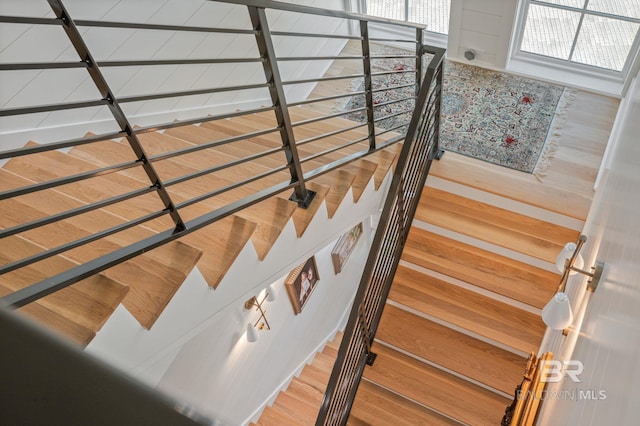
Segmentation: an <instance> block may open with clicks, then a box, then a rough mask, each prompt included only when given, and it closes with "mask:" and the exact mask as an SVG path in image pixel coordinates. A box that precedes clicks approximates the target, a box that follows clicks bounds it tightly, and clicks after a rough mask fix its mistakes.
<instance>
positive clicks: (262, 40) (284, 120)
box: [247, 6, 316, 208]
mask: <svg viewBox="0 0 640 426" xmlns="http://www.w3.org/2000/svg"><path fill="white" fill-rule="evenodd" d="M247 8H248V9H249V16H250V18H251V24H252V26H253V29H254V30H255V31H256V43H257V45H258V51H259V52H260V57H261V58H262V59H263V60H262V65H263V68H264V74H265V77H266V79H267V83H269V94H270V96H271V101H272V102H273V106H274V107H275V114H276V120H277V121H278V127H279V128H280V137H281V138H282V145H283V147H284V152H285V155H286V157H287V165H288V166H289V171H290V173H291V182H297V185H296V187H295V189H294V193H293V195H292V196H291V198H290V200H292V201H295V202H297V203H298V206H300V207H304V208H306V207H309V204H311V201H312V200H313V197H314V196H315V195H316V193H315V192H314V191H311V190H309V189H307V188H306V186H305V179H304V173H303V172H302V166H301V164H300V156H299V155H298V149H297V148H296V142H295V136H294V134H293V126H292V125H291V117H290V116H289V110H288V107H287V101H286V98H285V95H284V89H283V88H282V79H281V78H280V71H279V70H278V63H277V58H276V53H275V49H274V47H273V41H272V39H271V32H270V31H269V24H268V23H267V15H266V13H265V10H264V8H260V7H255V6H247Z"/></svg>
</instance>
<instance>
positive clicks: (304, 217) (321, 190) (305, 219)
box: [292, 181, 329, 238]
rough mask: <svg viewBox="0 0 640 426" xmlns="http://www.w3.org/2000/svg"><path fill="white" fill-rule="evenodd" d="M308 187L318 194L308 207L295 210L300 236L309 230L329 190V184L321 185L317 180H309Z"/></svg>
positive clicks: (294, 222) (298, 234)
mask: <svg viewBox="0 0 640 426" xmlns="http://www.w3.org/2000/svg"><path fill="white" fill-rule="evenodd" d="M307 189H309V190H311V191H315V193H316V195H315V197H314V198H313V200H312V201H311V204H309V206H308V207H307V208H306V209H296V210H295V211H294V212H293V216H292V218H293V225H294V227H295V228H296V235H297V236H298V238H299V237H301V236H302V235H303V234H304V232H305V231H306V230H307V227H308V226H309V224H310V223H311V221H312V220H313V218H314V217H315V215H316V213H317V212H318V210H319V209H320V206H322V203H323V202H324V201H325V199H326V198H327V193H328V192H329V187H328V186H325V185H321V184H319V183H317V182H315V181H309V182H307Z"/></svg>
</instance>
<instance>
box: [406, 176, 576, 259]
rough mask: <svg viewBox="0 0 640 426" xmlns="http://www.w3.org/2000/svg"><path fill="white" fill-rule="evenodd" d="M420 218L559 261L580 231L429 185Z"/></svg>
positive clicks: (418, 215) (419, 213)
mask: <svg viewBox="0 0 640 426" xmlns="http://www.w3.org/2000/svg"><path fill="white" fill-rule="evenodd" d="M415 218H416V219H417V220H420V221H423V222H427V223H430V224H433V225H436V226H440V227H442V228H446V229H450V230H452V231H455V232H458V233H461V234H464V235H467V236H470V237H473V238H476V239H479V240H482V241H486V242H489V243H492V244H495V245H498V246H500V247H506V248H508V249H511V250H514V251H516V252H519V253H524V254H526V255H529V256H533V257H535V258H537V259H542V260H545V261H547V262H551V263H555V259H556V256H557V254H558V253H559V252H560V250H562V248H563V247H564V245H565V244H566V243H567V242H569V241H575V240H577V238H578V234H579V233H578V231H575V230H572V229H568V228H565V227H562V226H558V225H555V224H552V223H549V222H543V221H541V220H538V219H534V218H531V217H529V216H525V215H522V214H519V213H514V212H511V211H509V210H505V209H502V208H498V207H494V206H492V205H490V204H486V203H482V202H479V201H475V200H471V199H468V198H465V197H461V196H459V195H456V194H452V193H449V192H446V191H442V190H439V189H435V188H431V187H425V189H424V191H423V193H422V197H421V198H420V202H419V206H418V209H417V210H416V216H415Z"/></svg>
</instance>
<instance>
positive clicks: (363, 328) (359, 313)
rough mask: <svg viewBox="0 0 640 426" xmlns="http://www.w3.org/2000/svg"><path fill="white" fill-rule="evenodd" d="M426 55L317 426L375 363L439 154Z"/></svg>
mask: <svg viewBox="0 0 640 426" xmlns="http://www.w3.org/2000/svg"><path fill="white" fill-rule="evenodd" d="M430 52H431V53H433V54H434V57H433V59H432V60H431V62H430V64H429V66H428V67H427V70H426V75H425V78H424V82H423V84H422V87H421V88H420V91H419V94H418V99H417V100H416V104H417V106H416V109H415V110H414V113H413V116H412V118H411V123H410V125H409V129H408V131H407V135H406V138H405V142H404V145H403V148H402V152H401V154H400V158H399V160H398V164H397V167H396V171H395V172H394V176H393V180H392V182H391V187H390V189H389V193H388V195H387V198H386V201H385V205H384V209H383V211H382V215H381V218H380V221H379V224H378V227H377V230H376V234H375V237H374V240H373V243H372V247H371V251H370V253H369V257H368V259H367V262H366V264H365V269H364V272H363V275H362V279H361V281H360V285H359V287H358V292H357V294H356V297H355V299H354V303H353V306H352V309H351V314H350V316H349V321H348V323H347V325H346V328H345V331H344V335H343V338H342V343H341V345H340V349H339V351H338V358H337V360H336V363H335V364H334V368H333V371H332V374H331V378H330V379H329V384H328V385H327V390H326V393H325V396H324V400H323V402H322V407H321V409H320V413H319V414H318V418H317V420H316V425H317V426H320V425H344V424H346V422H347V419H348V417H349V412H350V410H351V406H352V404H353V401H354V399H355V395H356V391H357V388H358V384H359V382H360V379H361V377H362V374H363V371H364V368H365V365H367V364H369V365H372V364H373V362H374V361H375V354H374V353H372V352H371V345H372V344H373V339H374V337H375V333H376V330H377V328H378V323H379V321H380V317H381V315H382V309H383V308H384V304H385V302H386V299H387V295H388V294H389V290H390V288H391V283H392V280H393V276H394V275H395V270H396V269H397V267H398V263H399V261H400V255H401V254H402V248H403V246H404V242H405V240H406V237H407V235H408V232H409V228H410V224H411V221H412V220H413V216H414V214H415V210H416V208H417V204H418V200H419V198H420V195H421V192H422V188H423V187H424V183H425V180H426V178H427V175H428V173H429V167H430V165H431V161H432V160H433V159H434V158H435V157H436V155H437V152H438V150H439V147H438V127H439V117H440V96H441V87H442V76H443V60H444V53H445V51H444V49H432V50H430Z"/></svg>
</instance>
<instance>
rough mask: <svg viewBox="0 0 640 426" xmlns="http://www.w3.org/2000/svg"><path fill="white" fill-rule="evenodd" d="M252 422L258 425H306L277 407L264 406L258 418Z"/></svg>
mask: <svg viewBox="0 0 640 426" xmlns="http://www.w3.org/2000/svg"><path fill="white" fill-rule="evenodd" d="M253 424H255V425H260V426H283V425H287V426H288V425H291V426H307V425H306V424H305V423H303V422H301V421H299V420H297V419H295V418H293V417H291V416H290V415H288V414H287V413H285V412H283V411H282V410H279V409H278V408H277V407H265V409H264V410H263V411H262V414H261V415H260V420H258V421H257V422H256V423H253Z"/></svg>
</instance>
